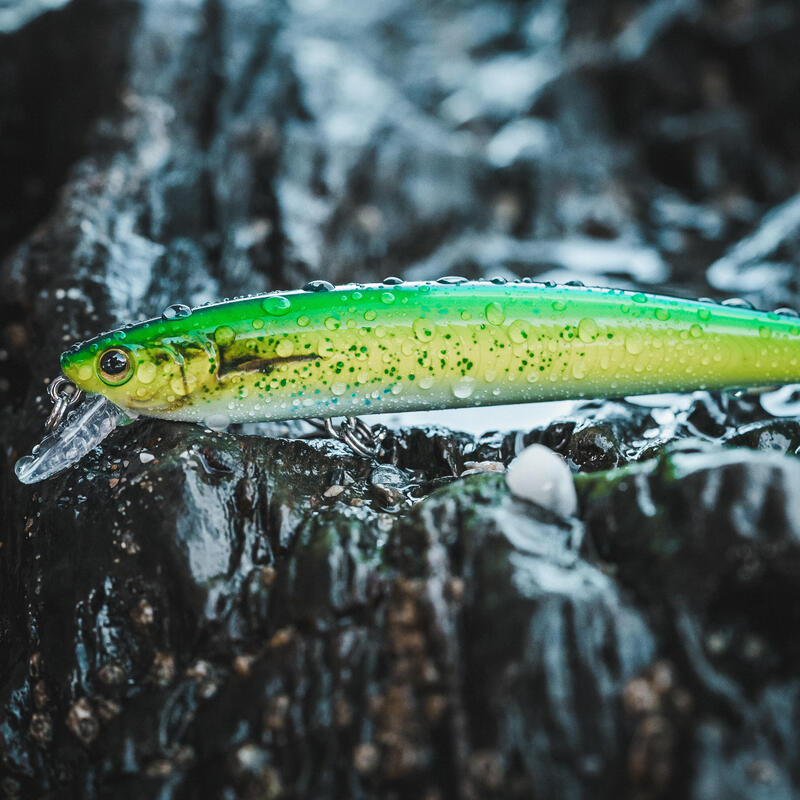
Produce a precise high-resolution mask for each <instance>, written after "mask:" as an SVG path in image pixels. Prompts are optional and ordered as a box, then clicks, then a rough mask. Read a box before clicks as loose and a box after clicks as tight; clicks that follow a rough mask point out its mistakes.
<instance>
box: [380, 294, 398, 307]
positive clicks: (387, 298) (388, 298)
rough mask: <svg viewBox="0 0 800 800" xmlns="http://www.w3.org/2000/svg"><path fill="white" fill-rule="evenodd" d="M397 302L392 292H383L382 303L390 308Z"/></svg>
mask: <svg viewBox="0 0 800 800" xmlns="http://www.w3.org/2000/svg"><path fill="white" fill-rule="evenodd" d="M394 301H395V296H394V294H393V293H392V292H381V303H383V304H384V305H387V306H390V305H391V304H392V303H394Z"/></svg>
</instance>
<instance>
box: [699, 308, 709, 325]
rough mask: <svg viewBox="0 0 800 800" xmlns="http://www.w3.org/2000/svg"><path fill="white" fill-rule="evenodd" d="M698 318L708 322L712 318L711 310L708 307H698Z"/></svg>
mask: <svg viewBox="0 0 800 800" xmlns="http://www.w3.org/2000/svg"><path fill="white" fill-rule="evenodd" d="M697 318H698V319H700V320H702V321H703V322H708V320H710V319H711V312H710V311H709V310H708V309H707V308H698V309H697Z"/></svg>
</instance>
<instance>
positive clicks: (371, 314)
mask: <svg viewBox="0 0 800 800" xmlns="http://www.w3.org/2000/svg"><path fill="white" fill-rule="evenodd" d="M377 316H378V312H377V311H375V309H373V308H368V309H367V310H366V311H365V312H364V319H365V320H367V322H372V320H374V319H375V317H377Z"/></svg>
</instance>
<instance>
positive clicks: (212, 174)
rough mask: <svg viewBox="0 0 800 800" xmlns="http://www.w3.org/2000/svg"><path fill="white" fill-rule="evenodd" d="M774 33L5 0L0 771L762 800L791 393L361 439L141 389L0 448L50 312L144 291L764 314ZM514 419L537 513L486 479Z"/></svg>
mask: <svg viewBox="0 0 800 800" xmlns="http://www.w3.org/2000/svg"><path fill="white" fill-rule="evenodd" d="M48 8H49V9H50V10H47V9H48ZM798 33H800V11H798V9H797V8H796V7H795V5H794V4H792V3H784V2H771V3H764V4H758V5H757V4H748V3H734V2H730V3H728V2H721V3H720V2H699V1H698V2H681V3H675V2H663V1H662V0H650V1H649V2H646V3H639V4H630V3H624V2H611V0H609V1H608V2H601V3H592V4H581V3H572V2H556V1H555V0H553V2H550V0H546V1H545V2H541V3H521V4H514V5H506V4H500V3H497V4H495V3H490V2H479V3H473V4H459V5H456V4H452V5H451V4H444V5H442V4H433V5H430V4H424V3H419V2H414V1H413V0H396V1H395V0H392V2H387V3H379V4H374V6H370V7H369V8H367V7H366V6H363V7H359V8H356V7H351V6H350V5H349V4H333V3H330V4H329V3H324V2H320V3H317V2H311V0H294V2H287V3H283V2H274V3H245V2H233V0H231V1H229V0H206V2H197V3H186V2H171V0H166V1H165V0H158V2H155V1H153V2H150V0H142V1H141V2H138V3H120V2H113V3H112V2H106V1H105V0H72V2H59V3H49V4H45V3H39V2H35V1H34V0H22V1H21V2H17V3H12V4H10V5H9V8H8V9H6V8H5V7H3V8H2V9H1V10H0V129H2V136H0V140H1V143H0V175H3V176H4V177H3V181H2V186H0V198H2V202H0V249H1V250H2V253H0V256H1V257H2V262H1V264H2V265H1V266H0V404H1V405H2V414H1V415H0V443H2V448H1V449H0V796H2V797H8V798H17V797H40V796H85V797H107V796H115V797H149V796H160V797H173V798H179V797H192V796H198V794H201V793H202V794H204V796H213V797H244V798H251V797H268V798H278V797H319V798H324V797H331V798H333V797H398V798H399V797H415V798H418V797H424V798H430V800H434V799H435V798H451V797H459V798H473V797H474V798H477V797H497V798H501V797H502V798H504V797H510V798H513V797H519V798H523V797H524V798H529V797H534V798H549V797H556V796H558V797H565V798H620V797H625V798H635V799H636V800H651V799H652V800H656V799H657V798H672V797H690V798H696V799H697V800H706V799H707V798H717V797H725V798H770V799H772V798H783V797H795V796H800V788H798V787H800V774H798V770H797V763H796V762H797V759H796V757H795V750H796V746H795V741H796V739H797V731H796V730H795V728H796V720H797V719H798V718H800V715H798V708H797V703H798V691H799V690H800V685H799V684H798V679H797V674H798V663H799V662H800V653H798V647H797V644H796V642H795V637H794V636H793V633H794V630H795V629H796V626H797V623H798V619H797V613H798V612H797V608H798V592H799V591H800V590H799V589H798V586H800V581H798V577H800V527H799V526H800V508H798V505H797V503H798V501H797V498H796V494H797V493H796V487H797V485H798V481H800V472H798V470H800V467H799V466H798V462H797V460H796V455H797V452H798V448H800V425H798V420H797V417H796V416H791V415H788V413H789V412H790V411H791V402H792V397H791V393H789V394H783V395H775V394H772V395H763V396H746V397H734V396H731V395H717V394H709V393H697V394H695V395H692V396H688V397H684V398H677V397H675V398H666V399H662V400H659V401H657V402H656V401H653V402H631V401H629V400H623V399H614V400H603V401H596V402H590V403H583V404H581V405H580V406H578V407H576V408H575V409H573V410H572V411H571V412H570V414H569V415H568V416H566V417H564V418H563V419H560V420H558V421H555V422H552V423H549V424H542V425H540V426H537V427H534V428H532V429H530V430H521V431H513V432H508V431H500V432H495V433H486V434H485V435H483V436H473V435H471V434H466V433H458V432H454V431H453V430H451V429H450V428H446V427H441V426H439V427H436V426H428V427H417V428H406V429H394V430H392V431H390V433H389V436H388V438H387V440H386V443H385V451H386V457H385V459H384V460H383V461H382V462H380V463H379V462H375V461H372V460H370V459H365V458H361V457H358V456H355V455H353V454H352V453H351V452H350V451H349V450H348V449H347V448H345V447H344V446H342V445H340V444H338V443H335V442H330V441H325V440H313V439H307V438H289V437H287V436H286V433H287V432H291V433H295V434H296V433H301V431H299V430H298V429H296V428H294V429H292V430H288V429H284V428H281V427H280V426H271V427H270V426H262V427H260V428H259V427H258V426H256V427H255V428H254V427H252V426H248V427H247V428H246V429H242V430H233V431H230V432H226V433H214V432H211V431H207V430H203V429H201V428H199V427H195V426H189V425H181V424H167V423H161V422H157V421H140V422H138V423H136V424H135V425H132V426H130V427H127V428H123V429H120V430H118V431H116V432H115V433H114V434H113V435H112V437H110V438H109V439H107V440H106V441H105V442H104V443H103V445H102V446H101V447H100V448H97V449H96V450H95V451H93V452H92V453H91V454H90V455H89V456H88V457H87V458H86V459H85V460H84V461H82V462H81V463H80V464H79V465H78V466H76V467H74V468H72V469H70V470H68V471H66V472H65V473H62V474H61V475H59V476H57V477H55V478H53V479H51V480H49V481H46V482H44V483H41V484H38V485H36V486H33V487H24V486H22V485H20V484H18V483H17V482H16V480H15V478H14V476H13V471H12V465H13V463H14V461H15V460H16V458H17V457H18V456H19V455H20V454H22V453H24V452H27V451H28V450H29V449H30V447H31V445H32V444H33V443H35V441H37V440H38V438H39V437H40V435H41V424H42V419H43V416H44V414H45V413H46V410H47V406H48V402H47V400H46V397H45V395H44V391H43V389H42V388H41V387H42V386H43V382H44V380H45V379H46V378H49V377H52V376H53V375H54V373H55V371H56V369H57V355H58V353H59V352H60V351H61V350H62V349H64V346H65V345H66V344H67V343H69V342H71V341H73V340H75V339H79V338H82V337H83V336H86V335H88V334H91V333H94V332H96V331H98V330H100V329H104V328H107V327H110V326H112V325H115V324H119V323H121V322H125V321H128V320H132V319H137V318H140V317H141V316H144V315H150V314H154V313H158V312H159V311H160V310H161V309H162V308H163V307H164V306H166V305H168V304H169V303H172V302H185V303H190V304H195V303H200V302H203V301H206V300H209V299H213V298H221V297H225V296H233V295H235V294H238V293H242V292H256V291H263V290H266V289H270V288H295V287H297V286H300V285H302V284H303V283H305V282H306V281H308V280H314V279H325V280H332V281H345V280H351V279H358V280H362V279H363V280H367V279H380V278H383V277H384V276H385V275H390V274H397V275H400V276H401V277H405V278H414V279H420V278H431V277H438V276H440V275H443V274H452V273H457V274H464V275H467V276H470V277H481V276H488V275H505V276H509V277H510V276H518V277H535V278H539V279H555V280H575V279H579V280H585V281H586V282H587V283H590V282H591V283H596V284H605V285H617V286H630V285H637V286H642V287H644V288H650V289H652V288H663V289H665V290H668V291H673V292H677V293H683V294H687V295H690V296H697V295H707V296H712V297H715V298H722V297H724V296H725V294H724V293H732V292H735V293H737V294H741V295H744V297H745V298H746V299H747V300H749V301H751V302H754V303H756V304H757V305H759V306H761V307H765V308H771V307H775V306H791V305H793V304H796V303H797V302H798V300H799V299H800V297H798V294H799V291H800V290H798V283H797V268H796V265H797V258H798V243H800V238H799V237H798V231H799V230H800V205H799V204H798V200H797V196H796V190H797V177H798V168H799V166H800V152H798V142H800V136H798V133H799V132H800V131H799V130H798V128H800V117H798V111H797V103H796V102H795V100H796V97H797V93H798V89H800V67H798V63H797V59H796V42H797V38H798ZM45 66H46V69H45ZM770 412H778V413H779V414H780V416H774V415H773V413H770ZM488 419H489V420H490V421H489V422H487V428H488V427H490V426H491V425H492V422H491V420H493V419H494V417H492V416H489V417H488ZM534 443H538V444H543V445H545V446H547V447H549V448H551V449H552V450H554V451H556V452H557V453H559V454H560V455H561V456H563V457H564V459H566V462H567V464H568V465H569V467H570V468H571V470H572V471H573V473H575V475H576V479H575V484H576V488H577V491H578V505H579V507H578V511H577V514H576V515H575V516H572V517H569V518H564V517H561V516H559V515H558V514H557V513H556V512H555V511H553V510H552V508H550V507H546V506H542V505H537V504H535V503H532V502H528V501H525V500H523V499H519V498H515V497H514V496H512V495H511V493H510V492H509V490H508V488H507V485H506V482H505V477H504V475H503V474H502V471H503V470H504V468H505V467H506V466H507V465H508V464H509V463H510V462H511V461H512V459H513V458H514V457H515V456H516V455H517V454H518V453H519V452H520V451H521V450H522V449H523V448H524V447H525V446H527V445H529V444H534Z"/></svg>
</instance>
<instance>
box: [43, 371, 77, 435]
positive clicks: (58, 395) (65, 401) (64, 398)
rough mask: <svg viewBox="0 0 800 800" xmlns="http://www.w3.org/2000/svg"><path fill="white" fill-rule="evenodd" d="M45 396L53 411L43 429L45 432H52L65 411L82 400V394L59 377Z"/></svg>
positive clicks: (70, 382)
mask: <svg viewBox="0 0 800 800" xmlns="http://www.w3.org/2000/svg"><path fill="white" fill-rule="evenodd" d="M47 394H49V395H50V399H51V400H52V401H53V410H52V411H51V412H50V416H49V417H48V418H47V421H46V422H45V423H44V427H45V430H47V431H53V430H55V429H56V428H57V427H58V426H59V425H60V423H61V420H62V419H64V415H65V414H66V413H67V411H68V410H69V409H70V408H72V407H73V406H76V405H77V404H78V403H80V402H81V400H83V392H82V391H81V390H80V389H79V388H78V387H77V386H76V385H75V384H74V383H73V382H72V381H70V380H67V379H66V378H64V377H63V376H61V375H59V376H58V377H57V378H54V379H53V381H52V382H51V383H50V385H49V386H48V387H47Z"/></svg>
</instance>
